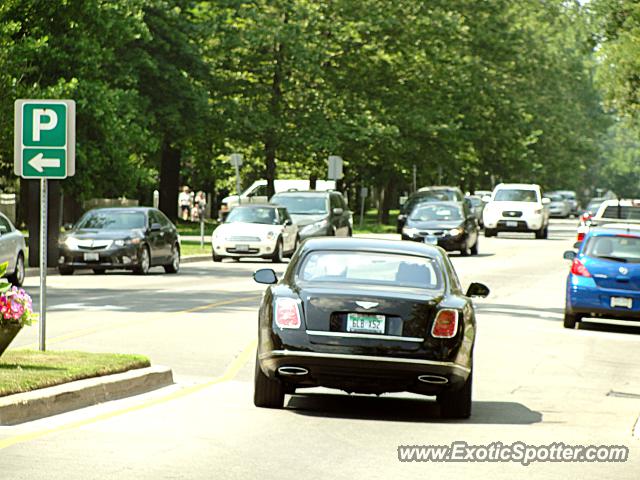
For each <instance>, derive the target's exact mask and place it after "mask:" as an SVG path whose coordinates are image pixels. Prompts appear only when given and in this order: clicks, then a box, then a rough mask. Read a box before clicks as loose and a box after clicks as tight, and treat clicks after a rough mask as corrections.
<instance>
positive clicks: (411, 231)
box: [402, 227, 418, 238]
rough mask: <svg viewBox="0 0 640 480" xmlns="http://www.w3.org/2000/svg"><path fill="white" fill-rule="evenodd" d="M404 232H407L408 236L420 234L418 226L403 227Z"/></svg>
mask: <svg viewBox="0 0 640 480" xmlns="http://www.w3.org/2000/svg"><path fill="white" fill-rule="evenodd" d="M402 233H403V234H405V235H406V236H407V237H411V238H413V237H416V236H417V235H418V229H417V228H411V227H404V228H403V229H402Z"/></svg>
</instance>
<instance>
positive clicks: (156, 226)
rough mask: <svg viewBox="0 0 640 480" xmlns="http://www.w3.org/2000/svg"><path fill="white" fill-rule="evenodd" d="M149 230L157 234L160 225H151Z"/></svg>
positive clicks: (160, 228)
mask: <svg viewBox="0 0 640 480" xmlns="http://www.w3.org/2000/svg"><path fill="white" fill-rule="evenodd" d="M150 230H151V231H152V232H159V231H160V230H162V225H160V224H159V223H152V224H151V228H150Z"/></svg>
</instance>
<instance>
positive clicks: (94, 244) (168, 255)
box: [58, 207, 180, 275]
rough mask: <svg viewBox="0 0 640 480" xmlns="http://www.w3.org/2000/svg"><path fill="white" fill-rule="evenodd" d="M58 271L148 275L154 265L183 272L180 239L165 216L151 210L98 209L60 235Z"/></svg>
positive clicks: (144, 208) (125, 208) (170, 271)
mask: <svg viewBox="0 0 640 480" xmlns="http://www.w3.org/2000/svg"><path fill="white" fill-rule="evenodd" d="M59 242H60V243H59V249H60V257H59V259H58V271H59V272H60V274H61V275H71V274H72V273H73V272H74V270H79V269H92V270H93V271H94V272H95V273H104V272H105V270H110V269H128V270H133V271H134V272H135V273H137V274H140V275H146V274H147V273H148V272H149V269H150V268H151V267H154V266H162V267H164V270H165V272H166V273H178V270H179V269H180V237H179V235H178V230H177V229H176V227H175V225H174V224H173V223H171V220H169V219H168V218H167V217H166V216H165V214H164V213H162V212H161V211H160V210H157V209H155V208H150V207H135V208H129V207H121V208H96V209H93V210H89V211H88V212H87V213H85V214H84V215H83V216H82V217H81V218H80V220H78V222H77V223H76V224H75V225H74V226H73V227H72V228H71V229H70V230H69V231H67V232H65V233H64V234H63V235H61V236H60V240H59Z"/></svg>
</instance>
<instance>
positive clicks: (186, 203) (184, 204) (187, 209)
mask: <svg viewBox="0 0 640 480" xmlns="http://www.w3.org/2000/svg"><path fill="white" fill-rule="evenodd" d="M178 204H179V205H180V216H181V217H182V219H183V220H185V221H187V220H189V214H190V213H191V195H190V194H189V187H186V186H185V187H182V192H180V195H178Z"/></svg>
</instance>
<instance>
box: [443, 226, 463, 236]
mask: <svg viewBox="0 0 640 480" xmlns="http://www.w3.org/2000/svg"><path fill="white" fill-rule="evenodd" d="M447 233H449V235H451V236H452V237H457V236H458V235H460V234H461V233H462V229H461V228H452V229H451V230H449V232H447Z"/></svg>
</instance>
